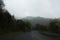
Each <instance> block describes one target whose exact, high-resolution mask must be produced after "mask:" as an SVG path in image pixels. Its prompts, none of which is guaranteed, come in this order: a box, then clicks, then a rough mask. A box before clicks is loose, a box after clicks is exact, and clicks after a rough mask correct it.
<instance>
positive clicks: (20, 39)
mask: <svg viewBox="0 0 60 40" xmlns="http://www.w3.org/2000/svg"><path fill="white" fill-rule="evenodd" d="M14 40H56V39H55V38H51V37H48V36H44V35H42V34H40V33H39V32H38V31H32V32H27V33H25V34H22V35H17V36H16V37H15V39H14ZM57 40H58V39H57Z"/></svg>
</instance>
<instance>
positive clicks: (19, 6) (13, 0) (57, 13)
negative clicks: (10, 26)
mask: <svg viewBox="0 0 60 40" xmlns="http://www.w3.org/2000/svg"><path fill="white" fill-rule="evenodd" d="M4 2H5V5H6V9H7V10H8V11H9V12H10V13H11V14H12V15H15V16H16V17H26V16H35V17H36V16H41V17H47V18H55V17H57V18H59V17H60V0H5V1H4Z"/></svg>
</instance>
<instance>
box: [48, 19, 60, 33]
mask: <svg viewBox="0 0 60 40" xmlns="http://www.w3.org/2000/svg"><path fill="white" fill-rule="evenodd" d="M49 29H50V31H51V32H53V33H60V21H59V20H57V19H54V20H52V21H51V22H50V27H49Z"/></svg>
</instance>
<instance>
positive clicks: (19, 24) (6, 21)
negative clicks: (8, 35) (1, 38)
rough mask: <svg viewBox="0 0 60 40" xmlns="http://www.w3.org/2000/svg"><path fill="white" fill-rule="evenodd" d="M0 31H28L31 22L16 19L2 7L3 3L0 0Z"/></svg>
mask: <svg viewBox="0 0 60 40" xmlns="http://www.w3.org/2000/svg"><path fill="white" fill-rule="evenodd" d="M0 2H1V3H0V32H10V31H24V32H25V31H27V30H28V31H30V30H31V24H30V22H29V21H23V20H21V19H19V20H16V19H15V18H14V16H12V15H10V13H9V12H8V11H7V10H6V9H4V6H5V5H4V3H3V1H2V0H0Z"/></svg>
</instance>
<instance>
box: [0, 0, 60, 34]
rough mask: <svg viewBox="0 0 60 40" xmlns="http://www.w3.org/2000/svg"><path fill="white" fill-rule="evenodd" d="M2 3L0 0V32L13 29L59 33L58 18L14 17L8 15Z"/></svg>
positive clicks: (59, 22) (13, 30)
mask: <svg viewBox="0 0 60 40" xmlns="http://www.w3.org/2000/svg"><path fill="white" fill-rule="evenodd" d="M4 6H5V5H4V3H3V1H2V0H0V33H1V32H11V31H12V32H15V31H23V32H26V31H31V30H39V31H46V32H51V33H57V34H60V20H59V19H48V18H42V17H27V18H22V19H15V17H14V16H13V15H10V13H9V12H8V10H6V9H5V8H4Z"/></svg>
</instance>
